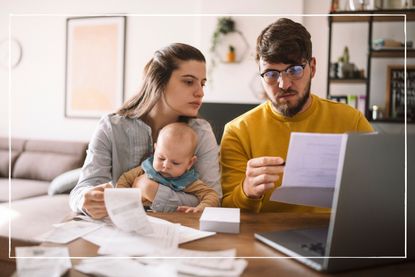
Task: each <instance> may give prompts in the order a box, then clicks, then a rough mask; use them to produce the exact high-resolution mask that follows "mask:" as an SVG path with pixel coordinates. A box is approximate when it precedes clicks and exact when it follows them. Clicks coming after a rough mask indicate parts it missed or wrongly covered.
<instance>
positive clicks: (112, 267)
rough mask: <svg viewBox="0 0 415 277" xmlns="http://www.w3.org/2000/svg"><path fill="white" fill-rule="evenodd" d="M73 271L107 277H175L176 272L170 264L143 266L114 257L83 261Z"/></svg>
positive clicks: (131, 260)
mask: <svg viewBox="0 0 415 277" xmlns="http://www.w3.org/2000/svg"><path fill="white" fill-rule="evenodd" d="M75 269H76V270H78V271H80V272H83V273H86V274H93V275H99V276H108V277H112V276H113V277H118V276H124V277H130V276H131V277H140V276H145V277H147V276H160V277H176V276H177V270H176V268H175V267H174V266H173V265H171V264H160V265H157V266H153V265H143V264H141V263H139V262H138V261H136V260H133V259H120V258H114V257H106V258H99V257H98V258H89V259H85V260H82V261H81V262H80V263H79V264H78V265H76V266H75Z"/></svg>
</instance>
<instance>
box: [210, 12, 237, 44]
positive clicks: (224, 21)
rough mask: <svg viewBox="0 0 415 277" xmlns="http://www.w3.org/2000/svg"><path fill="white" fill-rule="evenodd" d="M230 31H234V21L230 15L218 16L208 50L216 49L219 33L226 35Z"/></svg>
mask: <svg viewBox="0 0 415 277" xmlns="http://www.w3.org/2000/svg"><path fill="white" fill-rule="evenodd" d="M232 32H235V21H233V19H232V18H230V17H221V18H219V19H218V23H217V25H216V29H215V32H213V35H212V46H211V47H210V51H211V52H214V51H215V50H216V46H217V44H218V42H219V37H220V36H221V35H226V34H228V33H232Z"/></svg>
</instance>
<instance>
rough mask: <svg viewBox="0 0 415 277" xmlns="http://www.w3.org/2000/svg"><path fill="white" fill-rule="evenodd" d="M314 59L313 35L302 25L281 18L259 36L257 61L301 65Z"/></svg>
mask: <svg viewBox="0 0 415 277" xmlns="http://www.w3.org/2000/svg"><path fill="white" fill-rule="evenodd" d="M311 57H312V44H311V35H310V33H309V32H308V31H307V29H306V28H304V26H303V25H301V24H300V23H297V22H294V21H292V20H290V19H288V18H281V19H278V20H277V21H275V22H274V23H271V24H270V25H268V26H267V27H266V28H265V29H264V30H263V31H262V32H261V34H260V35H259V36H258V38H257V44H256V60H257V62H258V61H259V59H262V60H264V61H266V62H268V63H284V64H300V63H302V62H303V60H304V59H305V60H307V61H309V60H310V59H311Z"/></svg>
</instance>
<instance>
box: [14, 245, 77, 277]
mask: <svg viewBox="0 0 415 277" xmlns="http://www.w3.org/2000/svg"><path fill="white" fill-rule="evenodd" d="M71 267H72V264H71V260H70V259H69V252H68V248H67V247H42V246H33V247H16V268H17V276H19V277H26V276H27V277H44V276H56V277H59V276H61V275H63V274H64V273H65V272H66V271H67V270H68V269H70V268H71Z"/></svg>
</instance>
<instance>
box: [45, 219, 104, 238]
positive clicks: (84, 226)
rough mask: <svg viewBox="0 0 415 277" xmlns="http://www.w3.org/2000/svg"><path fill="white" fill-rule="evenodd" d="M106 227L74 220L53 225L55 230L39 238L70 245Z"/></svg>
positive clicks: (102, 224)
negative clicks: (71, 242)
mask: <svg viewBox="0 0 415 277" xmlns="http://www.w3.org/2000/svg"><path fill="white" fill-rule="evenodd" d="M102 226H104V223H92V222H87V221H80V220H77V221H75V220H72V221H68V222H64V223H59V224H55V225H53V229H52V230H50V231H49V232H47V233H45V234H42V235H40V236H39V237H38V239H39V240H40V241H48V242H54V243H68V242H70V241H73V240H75V239H77V238H79V237H82V236H84V235H86V234H88V233H90V232H93V231H95V230H97V229H99V228H101V227H102Z"/></svg>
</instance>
